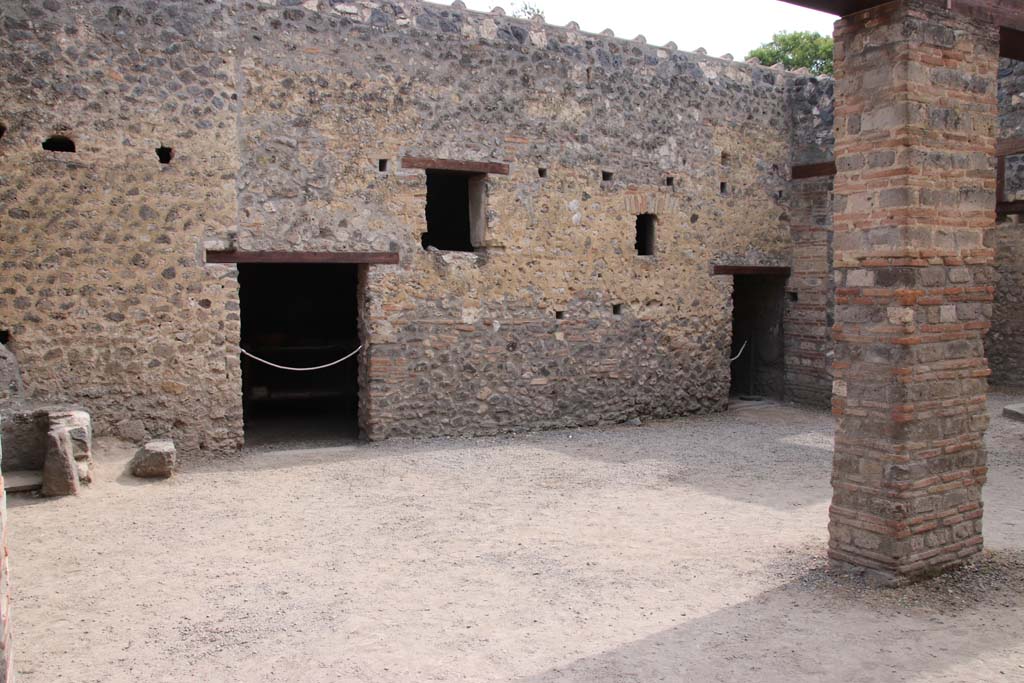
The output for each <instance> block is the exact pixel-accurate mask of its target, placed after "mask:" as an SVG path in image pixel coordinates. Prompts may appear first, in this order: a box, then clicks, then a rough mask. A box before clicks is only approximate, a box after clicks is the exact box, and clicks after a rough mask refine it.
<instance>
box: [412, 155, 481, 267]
mask: <svg viewBox="0 0 1024 683" xmlns="http://www.w3.org/2000/svg"><path fill="white" fill-rule="evenodd" d="M486 181H487V176H486V175H485V174H482V173H458V172H454V171H427V210H426V214H427V231H426V232H425V233H423V237H422V244H423V248H424V249H426V248H427V247H434V248H435V249H439V250H441V251H475V250H476V248H477V247H479V246H482V245H483V243H484V232H485V229H486V222H487V198H486V194H487V182H486Z"/></svg>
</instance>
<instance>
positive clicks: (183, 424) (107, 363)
mask: <svg viewBox="0 0 1024 683" xmlns="http://www.w3.org/2000/svg"><path fill="white" fill-rule="evenodd" d="M232 13H233V9H232V7H231V6H230V5H229V4H222V3H199V2H191V1H187V2H186V1H170V2H164V1H161V2H134V3H124V4H121V5H114V4H112V3H108V2H61V3H56V2H50V1H48V0H47V1H45V2H18V3H4V4H3V5H0V73H2V74H3V76H2V77H0V78H2V79H3V93H4V95H3V98H2V101H0V124H2V125H3V126H4V127H5V133H4V135H3V137H2V138H0V273H2V275H0V280H2V285H0V328H2V329H4V330H7V331H9V333H10V339H9V341H10V344H9V346H10V348H11V350H12V351H13V352H14V353H15V355H16V356H17V358H18V361H19V362H20V365H21V372H22V379H23V381H24V386H25V392H26V394H27V395H28V398H30V399H32V400H36V401H41V402H46V403H75V404H81V405H84V406H87V407H88V409H89V410H90V411H92V414H93V415H94V416H95V420H96V424H97V431H98V432H99V433H114V434H118V435H120V436H123V437H126V438H128V439H131V440H133V441H141V440H143V439H145V438H146V436H147V435H151V434H166V433H171V432H172V431H173V432H174V434H175V438H176V439H179V442H181V443H182V445H183V447H184V448H186V449H188V450H191V451H194V452H199V451H227V450H231V449H233V448H235V447H236V446H237V445H238V443H239V435H240V434H241V407H240V398H239V396H240V393H241V388H240V376H239V364H238V359H237V353H236V352H233V351H232V349H231V344H232V343H233V342H236V341H237V336H238V314H237V307H238V299H237V292H236V289H237V285H236V281H235V278H234V276H233V273H232V272H230V269H226V268H224V267H219V268H218V267H207V266H204V265H203V263H202V258H201V252H200V248H201V243H202V240H203V236H204V234H205V233H207V232H216V233H221V232H223V231H226V230H230V229H233V226H235V225H236V223H237V219H236V214H237V209H236V201H235V198H236V178H237V168H238V143H237V135H238V133H237V126H236V121H237V117H238V111H237V99H236V97H237V93H236V88H235V80H236V64H235V60H234V54H233V45H234V43H235V42H237V41H236V38H235V34H236V32H237V26H236V24H235V23H234V22H233V21H232ZM57 134H59V135H64V136H67V137H69V138H71V139H72V140H73V141H74V144H75V148H76V151H75V152H74V153H66V152H55V151H45V150H44V149H42V147H41V143H42V141H43V140H45V139H46V138H48V137H50V136H53V135H57ZM160 146H167V147H171V148H173V150H174V158H173V159H172V161H171V163H170V164H161V163H160V161H159V158H158V156H157V154H156V148H158V147H160Z"/></svg>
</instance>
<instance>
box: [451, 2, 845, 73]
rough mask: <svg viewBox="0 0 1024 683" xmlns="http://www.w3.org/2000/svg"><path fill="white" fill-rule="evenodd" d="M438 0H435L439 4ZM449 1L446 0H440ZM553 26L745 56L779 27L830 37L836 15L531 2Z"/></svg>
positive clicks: (507, 6) (736, 7)
mask: <svg viewBox="0 0 1024 683" xmlns="http://www.w3.org/2000/svg"><path fill="white" fill-rule="evenodd" d="M436 1H438V0H435V2H436ZM440 1H441V2H446V0H440ZM463 1H464V2H465V3H466V6H467V7H469V8H470V9H474V10H481V11H485V12H486V11H490V9H491V8H492V7H494V6H495V5H500V6H501V7H502V8H503V9H504V10H505V13H506V14H512V11H513V10H514V9H515V8H517V7H519V5H520V4H521V3H520V0H463ZM530 4H532V5H533V6H535V7H538V8H540V10H541V11H542V12H543V13H544V19H545V20H546V21H547V22H548V23H549V24H555V25H557V26H565V25H566V24H568V23H569V22H570V21H575V22H576V23H577V24H579V25H580V28H581V29H582V30H584V31H588V32H590V33H600V32H601V31H603V30H604V29H606V28H610V29H611V30H613V31H615V35H616V36H618V37H620V38H635V37H636V36H637V35H641V34H642V35H643V36H644V37H645V38H646V39H647V42H648V44H650V45H664V44H665V43H667V42H669V41H673V42H674V43H675V44H676V45H677V46H678V47H679V49H680V50H689V51H693V50H696V49H697V48H698V47H703V48H705V49H706V50H707V51H708V54H710V55H713V56H715V57H718V56H721V55H723V54H725V53H727V52H729V53H731V54H732V55H733V56H734V57H735V58H736V59H743V58H744V57H745V56H746V55H747V53H748V52H750V51H751V50H752V49H754V48H755V47H758V46H759V45H761V43H766V42H768V41H769V40H771V38H772V34H774V33H776V32H778V31H817V32H818V33H821V34H822V35H832V24H833V22H834V21H835V19H836V18H835V17H833V16H831V15H828V14H824V13H822V12H816V11H814V10H809V9H804V8H802V7H796V6H795V5H789V4H787V3H784V2H780V1H779V0H669V1H667V2H666V0H531V1H530Z"/></svg>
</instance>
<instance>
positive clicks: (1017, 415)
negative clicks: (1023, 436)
mask: <svg viewBox="0 0 1024 683" xmlns="http://www.w3.org/2000/svg"><path fill="white" fill-rule="evenodd" d="M1003 417H1008V418H1010V419H1011V420H1017V421H1018V422H1024V403H1014V404H1013V405H1009V406H1006V407H1004V408H1003Z"/></svg>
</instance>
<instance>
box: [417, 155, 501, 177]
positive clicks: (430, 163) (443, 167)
mask: <svg viewBox="0 0 1024 683" xmlns="http://www.w3.org/2000/svg"><path fill="white" fill-rule="evenodd" d="M402 168H421V169H423V170H425V171H457V172H459V173H492V174H494V175H508V173H509V165H508V164H505V163H501V162H497V161H459V160H457V159H428V158H426V157H402Z"/></svg>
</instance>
